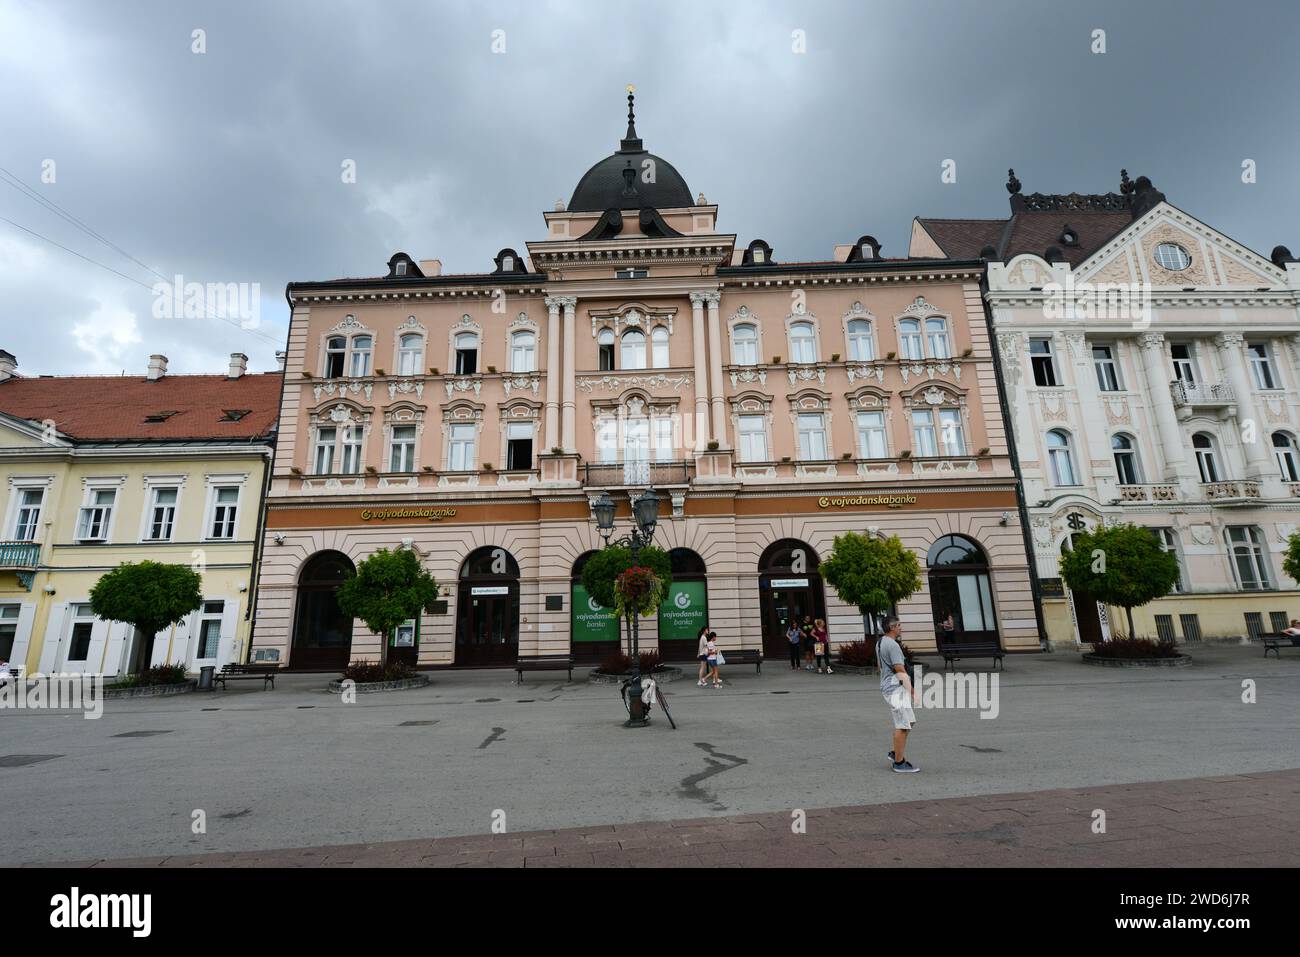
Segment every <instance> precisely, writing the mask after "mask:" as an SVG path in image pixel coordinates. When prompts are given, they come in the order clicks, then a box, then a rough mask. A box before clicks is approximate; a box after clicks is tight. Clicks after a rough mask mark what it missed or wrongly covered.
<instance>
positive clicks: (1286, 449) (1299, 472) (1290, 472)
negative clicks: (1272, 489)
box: [1273, 432, 1300, 482]
mask: <svg viewBox="0 0 1300 957" xmlns="http://www.w3.org/2000/svg"><path fill="white" fill-rule="evenodd" d="M1273 454H1274V455H1276V456H1277V467H1278V468H1279V469H1280V470H1281V471H1282V481H1284V482H1300V452H1297V450H1296V444H1295V437H1294V436H1293V435H1291V433H1289V432H1274V433H1273Z"/></svg>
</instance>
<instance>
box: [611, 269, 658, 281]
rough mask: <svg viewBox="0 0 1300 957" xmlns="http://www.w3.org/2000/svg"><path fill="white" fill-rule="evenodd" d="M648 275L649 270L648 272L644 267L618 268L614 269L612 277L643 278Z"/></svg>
mask: <svg viewBox="0 0 1300 957" xmlns="http://www.w3.org/2000/svg"><path fill="white" fill-rule="evenodd" d="M648 275H650V272H649V271H648V270H646V269H619V270H617V271H615V273H614V278H616V279H644V278H645V277H646V276H648Z"/></svg>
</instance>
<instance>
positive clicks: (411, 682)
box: [329, 675, 429, 694]
mask: <svg viewBox="0 0 1300 957" xmlns="http://www.w3.org/2000/svg"><path fill="white" fill-rule="evenodd" d="M428 683H429V676H428V675H416V676H415V677H414V678H402V679H401V680H400V681H366V682H356V683H354V684H353V686H352V687H353V690H355V691H356V692H357V694H370V693H371V692H374V691H405V690H406V689H407V688H423V687H424V686H425V685H427V684H428ZM329 689H330V691H332V692H334V693H335V694H342V693H343V679H342V678H339V679H337V680H335V681H331V682H330V684H329Z"/></svg>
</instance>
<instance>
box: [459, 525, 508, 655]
mask: <svg viewBox="0 0 1300 957" xmlns="http://www.w3.org/2000/svg"><path fill="white" fill-rule="evenodd" d="M457 591H458V597H457V601H456V659H455V663H456V664H458V665H469V666H479V667H482V666H484V665H513V664H514V663H515V659H516V658H517V657H518V655H519V563H518V562H516V561H515V557H514V556H513V555H511V554H510V553H509V552H508V551H506V550H505V549H504V548H501V547H499V546H491V545H490V546H486V547H484V548H478V549H475V550H474V551H472V552H470V554H469V557H468V558H466V559H465V562H464V564H462V565H461V566H460V587H459V588H458V589H457Z"/></svg>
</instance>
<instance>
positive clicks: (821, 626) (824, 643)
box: [813, 618, 835, 675]
mask: <svg viewBox="0 0 1300 957" xmlns="http://www.w3.org/2000/svg"><path fill="white" fill-rule="evenodd" d="M813 656H814V657H815V658H816V659H817V673H818V674H819V675H820V674H823V672H822V666H823V665H825V667H826V671H825V672H824V673H825V674H828V675H833V674H834V673H835V672H833V671H831V636H830V632H828V631H827V630H826V622H825V621H823V620H822V619H821V618H818V619H817V620H816V621H815V622H814V623H813Z"/></svg>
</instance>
